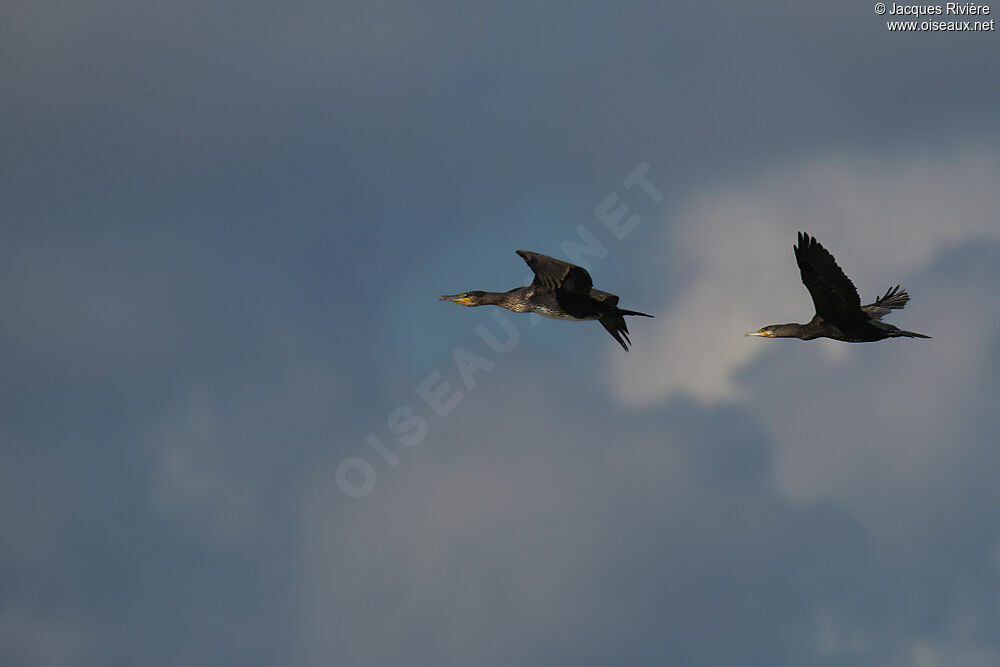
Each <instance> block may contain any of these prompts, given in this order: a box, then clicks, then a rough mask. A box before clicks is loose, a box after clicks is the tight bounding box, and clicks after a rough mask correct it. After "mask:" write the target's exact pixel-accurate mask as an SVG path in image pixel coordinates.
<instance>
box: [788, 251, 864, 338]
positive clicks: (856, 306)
mask: <svg viewBox="0 0 1000 667" xmlns="http://www.w3.org/2000/svg"><path fill="white" fill-rule="evenodd" d="M795 261H796V262H798V265H799V272H800V273H801V275H802V283H803V284H804V285H805V286H806V289H808V290H809V294H810V295H812V300H813V305H814V306H816V314H817V315H819V316H820V317H822V318H823V319H824V320H827V321H829V322H837V321H844V320H855V319H860V318H865V319H867V316H866V315H865V312H864V311H863V310H861V297H859V296H858V290H857V289H856V288H855V287H854V283H852V282H851V279H850V278H848V277H847V275H846V274H845V273H844V271H843V269H841V268H840V267H839V266H837V261H836V260H835V259H834V258H833V255H831V254H830V252H829V251H828V250H827V249H826V248H824V247H823V246H822V245H820V243H819V241H817V240H816V239H814V238H810V236H809V235H808V234H803V233H802V232H799V243H798V245H797V246H795ZM873 305H874V304H873Z"/></svg>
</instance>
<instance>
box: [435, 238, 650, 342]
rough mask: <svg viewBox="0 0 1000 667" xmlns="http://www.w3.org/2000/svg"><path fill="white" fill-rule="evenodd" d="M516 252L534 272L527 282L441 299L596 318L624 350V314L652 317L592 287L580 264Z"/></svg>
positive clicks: (554, 316) (576, 318)
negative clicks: (500, 289)
mask: <svg viewBox="0 0 1000 667" xmlns="http://www.w3.org/2000/svg"><path fill="white" fill-rule="evenodd" d="M517 254H518V255H520V256H521V259H523V260H524V261H525V262H526V263H527V264H528V266H529V267H531V270H532V271H533V272H534V273H535V278H534V280H532V281H531V284H530V285H526V286H525V287H516V288H514V289H512V290H510V291H509V292H483V291H481V290H474V291H472V292H462V293H461V294H451V295H444V296H442V297H441V300H442V301H454V302H455V303H460V304H462V305H463V306H487V305H493V306H500V307H502V308H506V309H507V310H512V311H514V312H516V313H538V314H539V315H543V316H545V317H549V318H552V319H555V320H574V321H583V320H597V321H598V322H600V323H601V324H602V325H603V326H604V328H605V329H607V331H608V333H609V334H611V335H612V337H614V339H615V340H616V341H618V344H619V345H621V346H622V348H624V349H625V351H626V352H627V351H628V346H629V345H630V344H631V343H632V341H631V340H630V339H629V333H628V325H627V324H625V317H624V316H625V315H639V316H641V317H652V315H647V314H646V313H640V312H638V311H635V310H625V309H624V308H619V307H618V296H617V295H614V294H609V293H608V292H603V291H601V290H599V289H594V283H593V281H592V280H591V278H590V274H589V273H587V270H586V269H585V268H583V267H582V266H577V265H576V264H570V263H569V262H564V261H562V260H560V259H555V258H554V257H549V256H548V255H541V254H539V253H537V252H529V251H527V250H518V251H517Z"/></svg>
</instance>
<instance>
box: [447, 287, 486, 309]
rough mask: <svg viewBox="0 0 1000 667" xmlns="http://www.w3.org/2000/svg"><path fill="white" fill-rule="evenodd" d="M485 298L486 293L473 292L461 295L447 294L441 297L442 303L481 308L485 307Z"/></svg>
mask: <svg viewBox="0 0 1000 667" xmlns="http://www.w3.org/2000/svg"><path fill="white" fill-rule="evenodd" d="M484 296H486V292H484V291H482V290H473V291H471V292H462V293H461V294H445V295H443V296H442V297H441V301H454V302H455V303H460V304H462V305H463V306H481V305H483V297H484Z"/></svg>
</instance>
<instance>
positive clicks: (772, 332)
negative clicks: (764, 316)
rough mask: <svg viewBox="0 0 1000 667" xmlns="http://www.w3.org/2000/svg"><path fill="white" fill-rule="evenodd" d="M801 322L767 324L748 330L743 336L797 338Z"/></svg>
mask: <svg viewBox="0 0 1000 667" xmlns="http://www.w3.org/2000/svg"><path fill="white" fill-rule="evenodd" d="M801 328H802V325H801V324H768V325H767V326H766V327H763V328H761V329H757V330H756V331H748V332H746V333H745V334H743V335H744V336H763V337H764V338H798V333H799V330H800V329H801Z"/></svg>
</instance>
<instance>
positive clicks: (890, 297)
mask: <svg viewBox="0 0 1000 667" xmlns="http://www.w3.org/2000/svg"><path fill="white" fill-rule="evenodd" d="M909 300H910V295H909V294H907V293H906V290H905V289H899V285H896V286H895V287H890V288H889V289H888V290H886V293H885V294H883V295H882V296H881V297H880V298H878V299H875V303H870V304H868V305H867V306H861V310H863V311H865V312H866V313H868V315H869V316H871V317H872V318H874V319H876V320H880V319H882V318H883V317H885V316H886V315H888V314H889V311H891V310H893V309H894V308H903V307H904V306H905V305H906V304H907V302H909Z"/></svg>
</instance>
